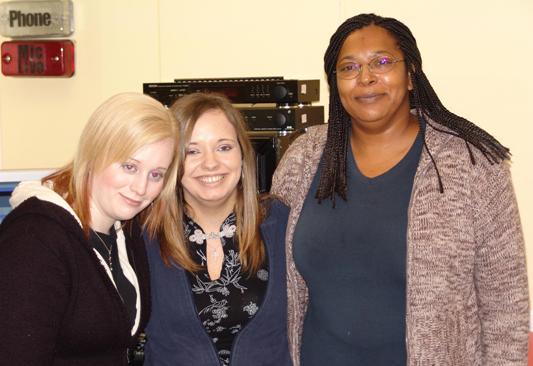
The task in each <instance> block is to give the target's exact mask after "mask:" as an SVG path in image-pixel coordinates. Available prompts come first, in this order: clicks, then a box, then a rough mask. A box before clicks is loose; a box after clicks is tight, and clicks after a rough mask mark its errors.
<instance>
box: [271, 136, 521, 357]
mask: <svg viewBox="0 0 533 366" xmlns="http://www.w3.org/2000/svg"><path fill="white" fill-rule="evenodd" d="M326 136H327V125H323V126H318V127H312V128H310V129H309V131H308V132H307V133H305V134H304V135H302V136H300V137H299V138H298V139H297V140H296V141H295V142H294V143H293V144H292V145H291V146H290V148H289V149H288V151H287V152H286V153H285V155H284V157H283V159H282V161H281V162H280V164H279V166H278V168H277V170H276V172H275V175H274V178H273V187H272V193H274V194H276V195H279V196H280V197H281V198H282V199H284V200H285V201H286V202H287V204H288V205H289V206H290V207H291V213H290V217H289V224H288V228H287V271H288V274H287V275H288V279H287V285H288V320H289V324H288V335H289V346H290V351H291V355H292V358H293V362H294V365H295V366H299V365H300V361H299V355H300V343H301V336H302V326H303V320H304V316H305V312H306V307H307V303H308V292H307V287H306V285H305V281H304V280H303V278H302V277H301V275H300V274H299V273H298V271H297V269H296V267H295V264H294V262H293V255H292V248H293V242H292V239H293V235H294V228H295V225H296V223H297V222H298V217H299V215H300V211H301V209H302V205H303V202H304V200H305V198H306V196H307V193H308V190H309V187H310V184H311V181H312V179H313V177H314V175H315V173H316V170H317V166H318V163H319V161H320V158H321V156H322V151H323V149H324V144H325V140H326ZM425 141H426V144H427V146H428V148H429V150H430V151H431V153H432V155H433V157H434V158H435V161H436V165H437V167H438V170H439V172H440V175H441V178H442V183H443V186H444V193H440V192H439V189H438V179H437V175H436V169H435V167H434V165H433V164H432V163H431V160H430V157H429V155H428V154H427V151H426V150H425V149H424V150H423V152H422V155H421V158H420V162H419V166H418V169H417V172H416V175H415V178H414V185H413V190H412V194H411V200H410V204H409V209H408V233H407V259H406V260H407V274H406V281H407V290H406V292H407V293H406V349H407V365H408V366H414V365H422V366H425V365H438V366H446V365H449V366H460V365H464V366H477V365H480V366H481V365H483V366H492V365H527V344H528V328H529V300H528V285H527V274H526V264H525V255H524V241H523V236H522V229H521V226H520V218H519V215H518V208H517V204H516V199H515V195H514V190H513V186H512V182H511V177H510V172H509V164H508V163H507V162H506V163H502V164H494V165H491V164H490V163H489V162H488V161H487V160H486V159H485V157H483V156H482V155H481V153H479V151H477V149H475V148H472V151H473V153H474V156H475V162H476V164H475V165H473V164H472V163H471V162H470V158H469V154H468V151H467V149H466V145H465V142H464V141H463V140H461V139H459V138H457V137H455V136H451V135H449V134H445V133H442V132H438V131H436V130H434V129H433V128H431V127H430V126H429V125H428V126H427V128H426V135H425ZM348 186H349V183H348ZM338 199H340V198H338ZM322 204H325V205H329V204H330V202H329V201H326V202H323V203H322ZM317 224H319V223H317ZM354 245H356V243H354ZM304 366H305V365H304Z"/></svg>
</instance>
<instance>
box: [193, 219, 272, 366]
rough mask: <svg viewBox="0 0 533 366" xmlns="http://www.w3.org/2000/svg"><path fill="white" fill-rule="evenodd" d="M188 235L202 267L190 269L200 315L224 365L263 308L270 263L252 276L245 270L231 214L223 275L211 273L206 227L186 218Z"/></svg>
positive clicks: (226, 224) (227, 222)
mask: <svg viewBox="0 0 533 366" xmlns="http://www.w3.org/2000/svg"><path fill="white" fill-rule="evenodd" d="M184 221H185V222H184V225H185V235H186V237H187V238H188V239H189V244H190V250H191V254H192V258H193V259H194V260H195V261H196V263H198V264H200V265H201V266H202V269H201V270H200V271H198V272H196V273H190V272H188V278H189V281H190V283H191V289H192V292H193V296H194V301H195V303H196V309H197V311H198V316H199V317H200V320H201V322H202V324H203V325H204V327H205V330H206V331H207V333H208V334H209V336H210V337H211V339H213V343H214V344H215V347H216V349H217V352H218V357H219V359H220V363H221V365H229V363H230V356H231V347H232V344H233V340H234V339H235V337H236V336H237V334H238V333H239V331H240V330H241V329H243V327H244V326H245V325H246V323H247V322H248V321H249V320H250V319H251V318H253V316H254V315H255V313H256V312H257V311H258V310H259V307H260V305H261V302H262V300H263V297H264V295H265V292H266V289H267V283H268V263H265V264H264V265H263V266H262V268H261V269H260V270H259V271H257V273H256V274H255V275H254V276H250V277H249V278H248V274H247V273H241V262H240V260H239V248H238V246H237V243H236V237H235V236H234V235H231V233H233V232H235V224H236V217H235V214H234V213H231V214H230V215H229V216H228V217H227V218H226V220H224V222H223V223H222V226H221V227H220V231H221V232H222V231H224V232H225V233H230V234H229V235H227V236H230V235H231V237H226V236H225V237H222V238H221V242H222V248H223V250H224V263H223V265H222V272H221V274H220V278H218V279H217V280H215V281H211V279H210V277H209V273H208V272H207V256H206V240H204V239H202V238H201V235H197V233H198V231H197V230H200V232H201V233H204V231H203V230H202V228H201V227H200V226H198V224H196V223H195V222H194V221H193V220H192V219H191V218H190V217H185V220H184Z"/></svg>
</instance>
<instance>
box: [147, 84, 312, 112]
mask: <svg viewBox="0 0 533 366" xmlns="http://www.w3.org/2000/svg"><path fill="white" fill-rule="evenodd" d="M195 92H216V93H220V94H223V95H225V96H226V97H227V98H228V99H229V100H230V101H231V102H232V103H251V104H255V103H276V104H310V103H311V102H316V101H318V100H319V99H320V80H285V79H284V78H283V77H264V78H238V79H237V78H233V79H176V80H174V82H173V83H144V84H143V93H144V94H148V95H150V96H151V97H153V98H155V99H157V100H159V101H160V102H161V103H163V104H164V105H166V106H170V105H171V104H172V103H173V102H174V101H175V100H176V99H178V98H180V97H182V96H184V95H186V94H191V93H195Z"/></svg>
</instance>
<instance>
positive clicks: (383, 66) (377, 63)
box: [335, 55, 404, 80]
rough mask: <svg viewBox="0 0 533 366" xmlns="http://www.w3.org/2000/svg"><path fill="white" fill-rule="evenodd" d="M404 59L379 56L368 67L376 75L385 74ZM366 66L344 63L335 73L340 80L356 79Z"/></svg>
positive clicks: (356, 63)
mask: <svg viewBox="0 0 533 366" xmlns="http://www.w3.org/2000/svg"><path fill="white" fill-rule="evenodd" d="M401 61H404V59H398V58H394V57H393V56H385V55H383V56H378V57H375V58H373V59H372V60H370V61H369V62H368V63H367V64H366V66H368V70H370V72H372V73H374V74H384V73H386V72H389V71H391V70H392V69H393V68H394V65H396V64H397V63H398V62H401ZM363 66H365V64H363V63H359V62H353V61H350V62H343V63H341V64H339V66H337V69H336V70H335V73H336V74H337V76H338V77H339V78H340V79H344V80H351V79H355V78H356V77H357V76H359V74H360V73H361V71H362V70H363Z"/></svg>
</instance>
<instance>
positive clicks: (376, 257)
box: [272, 14, 529, 366]
mask: <svg viewBox="0 0 533 366" xmlns="http://www.w3.org/2000/svg"><path fill="white" fill-rule="evenodd" d="M324 63H325V72H326V74H327V78H328V84H329V89H330V102H329V103H330V105H329V106H330V108H329V123H328V125H323V126H317V127H312V128H310V129H309V131H308V132H307V133H306V134H304V135H303V136H301V137H300V138H299V139H297V140H296V141H295V142H294V143H293V144H292V145H291V147H290V148H289V150H288V151H287V152H286V154H285V155H284V157H283V160H282V161H281V163H280V165H279V166H278V169H277V171H276V173H275V175H274V179H273V188H272V193H274V194H276V195H278V196H281V197H282V198H284V199H285V200H286V201H287V203H288V204H289V205H290V207H291V213H290V217H289V223H288V228H287V260H288V269H287V271H288V306H289V308H288V309H289V312H288V314H289V328H288V331H289V343H290V351H291V354H292V358H293V362H294V365H303V366H312V365H325V364H327V365H329V366H333V365H373V366H376V365H389V366H390V365H409V366H411V365H453V366H455V365H526V364H527V341H528V325H529V324H528V322H529V303H528V286H527V275H526V266H525V255H524V242H523V236H522V229H521V226H520V218H519V215H518V209H517V204H516V199H515V196H514V191H513V186H512V182H511V177H510V173H509V164H508V160H509V156H510V154H509V150H508V149H507V148H505V147H503V146H502V145H501V144H500V143H499V142H498V141H497V140H496V139H495V138H493V137H492V136H491V135H490V134H488V133H487V132H485V131H483V130H482V129H481V128H479V127H477V126H476V125H474V124H473V123H471V122H469V121H468V120H466V119H464V118H462V117H459V116H457V115H455V114H453V113H451V112H450V111H448V110H447V109H446V108H445V107H444V106H443V105H442V103H441V102H440V101H439V98H438V97H437V95H436V93H435V91H434V90H433V88H432V87H431V85H430V83H429V81H428V79H427V78H426V76H425V74H424V72H423V70H422V59H421V55H420V52H419V50H418V47H417V44H416V40H415V38H414V37H413V35H412V33H411V32H410V30H409V29H408V28H407V27H406V26H405V25H404V24H402V23H401V22H399V21H398V20H396V19H393V18H385V17H381V16H377V15H374V14H360V15H357V16H355V17H352V18H350V19H348V20H346V21H345V22H344V23H343V24H341V26H340V27H339V28H338V29H337V31H336V32H335V33H334V34H333V36H332V37H331V40H330V44H329V46H328V48H327V50H326V53H325V56H324Z"/></svg>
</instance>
